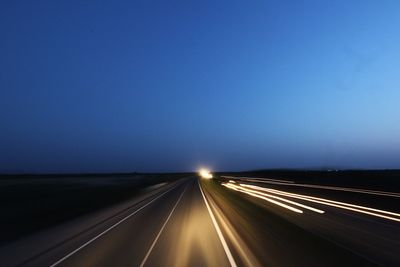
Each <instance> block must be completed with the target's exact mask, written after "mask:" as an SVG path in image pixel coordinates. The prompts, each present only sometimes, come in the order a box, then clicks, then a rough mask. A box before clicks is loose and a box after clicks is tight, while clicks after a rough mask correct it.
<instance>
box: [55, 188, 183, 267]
mask: <svg viewBox="0 0 400 267" xmlns="http://www.w3.org/2000/svg"><path fill="white" fill-rule="evenodd" d="M178 186H179V185H177V186H175V187H173V188H171V189H169V190H167V191H165V192H164V193H162V194H161V195H159V196H157V197H156V198H154V199H152V200H151V201H150V202H148V203H147V204H145V205H143V206H141V207H140V208H139V209H137V210H135V211H134V212H132V213H131V214H129V215H128V216H126V217H125V218H123V219H121V220H120V221H118V222H117V223H116V224H114V225H112V226H111V227H109V228H107V229H106V230H104V231H103V232H101V233H100V234H98V235H96V236H95V237H93V238H92V239H90V240H89V241H87V242H86V243H84V244H83V245H81V246H80V247H78V248H77V249H75V250H73V251H72V252H70V253H68V254H67V255H65V256H64V257H62V258H61V259H59V260H58V261H56V262H55V263H53V264H52V265H50V267H54V266H57V265H58V264H60V263H62V262H63V261H65V260H66V259H68V258H69V257H71V256H72V255H74V254H75V253H76V252H78V251H79V250H81V249H83V248H84V247H86V246H87V245H89V244H90V243H92V242H93V241H95V240H96V239H98V238H99V237H101V236H103V235H104V234H106V233H107V232H109V231H110V230H112V229H113V228H115V227H116V226H118V225H119V224H121V223H123V222H124V221H126V220H127V219H129V218H130V217H132V216H133V215H135V214H136V213H138V212H139V211H141V210H142V209H144V208H145V207H147V206H148V205H150V204H151V203H153V202H154V201H156V200H157V199H159V198H160V197H162V196H163V195H165V194H166V193H168V192H169V191H171V190H172V189H175V188H176V187H178Z"/></svg>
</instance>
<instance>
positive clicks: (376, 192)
mask: <svg viewBox="0 0 400 267" xmlns="http://www.w3.org/2000/svg"><path fill="white" fill-rule="evenodd" d="M242 178H246V181H249V182H257V183H266V184H277V185H287V186H297V187H305V188H318V189H327V190H335V191H344V192H353V193H362V194H370V195H380V196H388V197H400V194H399V193H396V192H385V191H376V190H368V189H360V188H349V187H337V186H325V185H313V184H296V183H294V182H292V183H289V182H282V181H279V180H275V181H274V180H272V179H268V180H259V179H254V178H250V177H242Z"/></svg>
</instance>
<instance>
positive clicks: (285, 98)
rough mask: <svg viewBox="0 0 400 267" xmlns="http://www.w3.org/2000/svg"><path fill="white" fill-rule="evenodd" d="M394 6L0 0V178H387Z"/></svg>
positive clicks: (397, 106) (396, 95)
mask: <svg viewBox="0 0 400 267" xmlns="http://www.w3.org/2000/svg"><path fill="white" fill-rule="evenodd" d="M399 11H400V2H398V1H344V0H343V1H312V0H309V1H297V0H294V1H277V0H275V1H250V2H249V1H107V2H106V1H3V2H2V4H1V8H0V34H1V35H0V36H1V42H0V58H1V60H0V125H1V128H0V151H1V153H0V172H116V171H184V170H193V169H196V168H198V167H200V166H207V167H210V168H212V169H218V170H246V169H259V168H280V167H288V168H299V167H300V168H319V167H339V168H400V138H399V136H400V73H399V72H400V30H399V29H400V16H399V15H398V14H399Z"/></svg>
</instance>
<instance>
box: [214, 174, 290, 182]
mask: <svg viewBox="0 0 400 267" xmlns="http://www.w3.org/2000/svg"><path fill="white" fill-rule="evenodd" d="M221 177H223V178H228V179H236V180H240V179H254V180H255V181H258V180H266V181H272V182H281V183H294V181H289V180H278V179H270V178H258V177H235V176H226V175H223V176H221Z"/></svg>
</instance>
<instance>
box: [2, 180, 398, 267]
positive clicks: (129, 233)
mask: <svg viewBox="0 0 400 267" xmlns="http://www.w3.org/2000/svg"><path fill="white" fill-rule="evenodd" d="M399 200H400V195H399V194H398V193H395V192H381V191H373V190H363V189H354V188H341V187H334V186H331V188H329V187H326V186H322V187H321V185H307V184H296V183H295V182H293V181H287V180H274V179H261V178H260V179H259V178H256V177H221V178H220V179H199V178H198V177H188V178H184V179H181V180H179V181H177V182H173V183H170V184H168V185H165V186H163V187H161V188H158V189H157V190H154V191H152V192H149V193H148V194H145V195H142V196H140V197H136V198H134V199H133V200H132V202H129V203H124V204H123V205H122V204H121V205H119V206H115V207H113V208H110V209H108V210H106V211H104V212H101V213H98V214H94V215H88V216H87V217H85V218H83V219H81V220H77V221H75V222H71V223H70V224H66V225H63V226H60V227H58V228H57V229H50V230H49V231H47V232H43V233H39V234H37V235H35V236H33V237H30V238H27V239H26V240H19V241H18V242H16V243H14V244H10V245H9V246H6V247H2V248H0V262H1V264H0V265H1V266H218V267H220V266H221V267H223V266H400V255H399V252H400V214H399V213H398V212H399V210H393V209H391V210H388V209H385V208H386V207H387V205H386V203H390V205H389V207H390V208H393V207H394V209H395V207H396V206H397V207H400V206H399V205H397V204H398V203H399ZM367 204H368V206H367Z"/></svg>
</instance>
